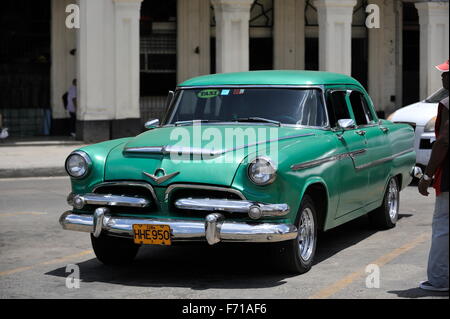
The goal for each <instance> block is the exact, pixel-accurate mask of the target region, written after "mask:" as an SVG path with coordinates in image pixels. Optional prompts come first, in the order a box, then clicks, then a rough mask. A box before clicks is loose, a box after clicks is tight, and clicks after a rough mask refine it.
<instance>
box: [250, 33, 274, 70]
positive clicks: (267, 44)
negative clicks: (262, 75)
mask: <svg viewBox="0 0 450 319" xmlns="http://www.w3.org/2000/svg"><path fill="white" fill-rule="evenodd" d="M272 69H273V39H272V38H250V71H256V70H272Z"/></svg>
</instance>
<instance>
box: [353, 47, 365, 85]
mask: <svg viewBox="0 0 450 319" xmlns="http://www.w3.org/2000/svg"><path fill="white" fill-rule="evenodd" d="M368 45H369V42H368V41H367V38H353V39H352V77H354V78H355V79H357V80H358V81H359V83H361V84H362V86H364V88H366V90H367V83H368V67H369V56H368V52H367V51H368Z"/></svg>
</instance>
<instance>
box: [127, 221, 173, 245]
mask: <svg viewBox="0 0 450 319" xmlns="http://www.w3.org/2000/svg"><path fill="white" fill-rule="evenodd" d="M133 232H134V242H135V243H136V244H144V245H167V246H169V245H171V243H172V242H171V237H170V226H169V225H146V224H135V225H133Z"/></svg>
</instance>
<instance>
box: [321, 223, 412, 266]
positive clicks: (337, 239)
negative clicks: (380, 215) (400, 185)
mask: <svg viewBox="0 0 450 319" xmlns="http://www.w3.org/2000/svg"><path fill="white" fill-rule="evenodd" d="M411 216H413V215H412V214H399V216H398V220H401V219H402V218H408V217H411ZM378 232H380V230H379V229H374V228H373V227H372V226H371V225H370V222H369V217H368V216H367V215H364V216H361V217H359V218H357V219H354V220H352V221H350V222H348V223H345V224H344V225H341V226H339V227H336V228H333V229H331V230H329V231H327V232H323V233H321V234H320V236H319V238H318V243H317V245H318V247H317V251H316V257H315V260H314V264H318V263H321V262H323V261H324V260H326V259H328V258H330V257H332V256H334V255H336V254H337V253H339V252H340V251H342V250H344V249H347V248H349V247H351V246H353V245H356V244H358V243H359V242H361V241H363V240H365V239H366V238H368V237H370V236H372V235H373V234H375V233H378Z"/></svg>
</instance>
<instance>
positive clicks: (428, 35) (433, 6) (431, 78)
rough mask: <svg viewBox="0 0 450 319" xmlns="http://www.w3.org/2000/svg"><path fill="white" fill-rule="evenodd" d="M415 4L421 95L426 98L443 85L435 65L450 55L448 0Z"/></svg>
mask: <svg viewBox="0 0 450 319" xmlns="http://www.w3.org/2000/svg"><path fill="white" fill-rule="evenodd" d="M415 6H416V8H417V10H418V11H419V23H420V97H421V98H422V99H424V98H426V97H427V96H429V95H430V94H432V93H433V92H435V91H436V90H438V89H439V88H441V87H442V81H441V77H440V75H439V73H438V71H436V69H435V68H434V66H435V65H437V64H441V63H442V62H444V61H446V60H448V57H449V49H448V46H449V40H448V38H449V30H448V28H449V22H448V19H449V14H448V2H431V1H428V2H420V3H416V4H415Z"/></svg>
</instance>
